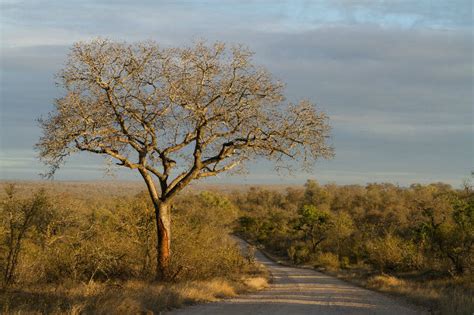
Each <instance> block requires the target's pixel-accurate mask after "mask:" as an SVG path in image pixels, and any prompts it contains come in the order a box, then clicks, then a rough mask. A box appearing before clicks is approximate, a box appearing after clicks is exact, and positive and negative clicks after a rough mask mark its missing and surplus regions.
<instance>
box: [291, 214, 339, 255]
mask: <svg viewBox="0 0 474 315" xmlns="http://www.w3.org/2000/svg"><path fill="white" fill-rule="evenodd" d="M298 212H299V218H298V221H297V222H296V229H297V230H299V231H302V232H303V236H304V239H305V240H306V241H308V240H309V241H310V243H311V251H312V252H313V253H316V249H317V248H318V245H319V244H321V243H322V242H323V241H325V240H326V239H327V238H328V237H329V236H330V234H331V230H332V228H333V226H334V222H333V218H332V215H331V213H329V212H328V211H322V210H319V209H318V208H317V207H316V206H314V205H304V206H303V207H301V208H300V209H299V211H298Z"/></svg>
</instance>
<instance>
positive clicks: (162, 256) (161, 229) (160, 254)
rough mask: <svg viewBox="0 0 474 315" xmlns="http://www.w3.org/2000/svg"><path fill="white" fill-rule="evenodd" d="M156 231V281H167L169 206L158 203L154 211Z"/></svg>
mask: <svg viewBox="0 0 474 315" xmlns="http://www.w3.org/2000/svg"><path fill="white" fill-rule="evenodd" d="M155 210H156V211H155V215H156V216H155V218H156V229H157V244H156V252H157V265H156V279H157V280H168V278H169V276H170V274H169V264H170V256H171V251H170V244H171V215H170V205H169V204H167V203H164V202H160V203H159V205H158V207H157V208H156V209H155Z"/></svg>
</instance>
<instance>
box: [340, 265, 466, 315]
mask: <svg viewBox="0 0 474 315" xmlns="http://www.w3.org/2000/svg"><path fill="white" fill-rule="evenodd" d="M336 275H337V276H338V277H340V278H342V279H344V280H348V281H351V282H355V283H357V284H358V285H361V286H364V287H367V288H369V289H372V290H376V291H380V292H385V293H389V294H392V295H396V296H400V297H403V298H405V299H407V300H408V301H410V302H412V303H415V304H418V305H420V306H424V307H426V308H427V309H428V310H429V311H430V312H431V313H433V314H466V315H467V314H469V315H471V314H474V279H473V276H472V275H466V276H464V277H457V278H452V277H437V278H436V277H432V278H429V277H424V276H420V275H415V274H413V275H403V274H401V275H400V277H396V276H393V275H372V276H370V275H369V274H368V273H366V272H362V271H361V272H356V271H354V270H352V271H350V272H348V271H340V272H338V273H337V274H336Z"/></svg>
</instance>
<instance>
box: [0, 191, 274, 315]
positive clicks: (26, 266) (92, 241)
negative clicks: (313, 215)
mask: <svg viewBox="0 0 474 315" xmlns="http://www.w3.org/2000/svg"><path fill="white" fill-rule="evenodd" d="M41 186H43V185H41ZM41 186H40V185H38V184H37V185H32V184H28V183H22V184H17V185H13V184H5V185H4V187H3V189H2V192H1V194H0V196H1V197H0V222H1V224H0V272H1V277H2V279H1V284H2V288H1V294H0V305H1V307H0V312H2V313H4V314H25V313H28V314H30V313H33V314H34V313H38V314H55V313H56V314H64V313H71V314H79V313H80V314H91V313H94V314H114V313H117V314H138V313H145V312H149V313H159V312H160V311H162V310H165V309H168V308H170V307H178V306H180V305H183V304H187V303H192V302H198V301H212V300H215V299H217V298H220V297H227V296H233V295H235V294H237V293H238V292H243V291H246V290H252V289H258V288H261V287H263V286H265V284H266V275H265V274H264V272H263V271H262V270H260V269H259V268H258V267H257V266H255V265H254V264H253V263H251V262H250V261H249V260H247V259H245V258H243V257H242V255H241V253H240V250H239V248H238V246H236V244H235V242H234V241H233V240H232V239H231V238H230V237H229V233H230V232H231V231H232V229H233V228H234V224H235V222H236V219H237V217H238V209H237V207H236V206H235V205H234V204H233V203H232V202H231V201H229V199H228V198H226V197H225V196H222V195H218V194H215V193H209V192H190V193H188V194H182V195H181V196H179V197H178V198H177V199H176V202H175V204H174V209H173V211H174V213H175V215H174V218H173V222H172V225H173V230H174V233H173V234H172V238H173V247H172V249H173V252H174V255H173V256H172V260H171V262H170V279H168V281H167V282H166V283H165V282H156V281H151V280H153V279H155V274H156V272H157V270H156V264H155V263H154V262H155V261H156V255H157V251H156V242H157V240H156V236H157V233H156V223H155V216H154V208H153V205H152V204H151V201H150V199H149V198H148V196H147V192H146V191H143V192H137V191H140V189H139V188H137V187H136V186H134V187H127V186H124V187H125V188H128V189H118V188H117V187H114V189H111V187H107V186H104V185H100V184H94V185H92V184H91V185H87V184H83V185H77V184H60V185H46V187H45V188H43V189H42V188H40V187H41ZM90 186H92V187H93V188H91V187H90ZM118 186H119V187H120V185H118ZM138 187H140V186H138Z"/></svg>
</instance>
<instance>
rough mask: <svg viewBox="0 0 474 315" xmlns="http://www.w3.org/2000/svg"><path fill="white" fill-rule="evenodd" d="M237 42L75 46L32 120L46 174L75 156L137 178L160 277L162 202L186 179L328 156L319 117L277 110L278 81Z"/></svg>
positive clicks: (291, 107) (165, 244)
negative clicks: (48, 100)
mask: <svg viewBox="0 0 474 315" xmlns="http://www.w3.org/2000/svg"><path fill="white" fill-rule="evenodd" d="M251 57H252V53H251V52H249V51H248V50H247V49H245V48H243V47H241V46H234V47H231V48H226V47H225V45H224V44H222V43H216V44H213V45H208V44H206V43H202V42H200V43H197V44H196V45H194V46H193V47H184V48H167V49H163V48H160V47H159V46H158V45H157V44H156V43H154V42H141V43H136V44H127V43H117V42H112V41H109V40H104V39H96V40H93V41H91V42H80V43H76V44H75V45H74V46H73V48H72V49H71V52H70V54H69V58H68V61H67V63H66V65H65V67H64V69H63V70H62V71H61V72H60V74H59V84H60V86H62V87H63V88H64V89H65V92H66V93H65V96H64V97H62V98H60V99H58V100H57V101H56V108H55V110H54V111H53V112H52V113H50V114H49V116H48V117H47V118H44V119H40V124H41V126H42V128H43V136H42V137H41V139H40V141H39V143H38V144H37V148H38V149H39V155H40V158H41V159H42V161H44V162H45V163H46V164H47V165H49V166H50V173H49V175H51V176H52V175H53V174H54V172H55V171H56V170H57V169H58V168H59V167H60V166H61V165H62V164H63V162H64V160H65V158H66V157H68V156H69V155H70V154H71V153H74V152H78V151H88V152H92V153H96V154H101V155H104V156H106V157H108V158H110V159H111V160H114V161H116V163H117V164H118V165H120V166H123V167H126V168H129V169H135V170H137V171H138V172H139V173H140V175H141V176H142V177H143V179H144V181H145V183H146V186H147V188H148V192H149V194H150V197H151V200H152V201H153V204H154V207H155V212H156V225H157V231H158V244H157V251H158V261H157V278H160V279H163V278H166V276H167V269H168V268H167V267H168V265H169V259H170V205H171V201H172V199H173V197H174V196H176V194H177V193H178V192H179V191H181V190H182V189H183V188H184V187H185V186H186V185H188V184H189V183H190V182H191V181H192V180H194V179H199V178H205V177H209V176H214V175H217V174H219V173H223V172H226V171H230V170H232V169H233V170H241V169H242V167H243V165H244V164H245V162H246V161H248V160H251V159H256V158H260V157H262V158H265V159H270V160H273V161H275V162H276V163H275V165H276V167H277V168H281V167H291V165H292V163H291V161H292V160H296V161H301V162H302V163H303V166H311V165H312V163H313V162H314V161H315V160H316V159H317V158H320V157H323V158H329V157H331V156H332V154H333V153H332V152H333V151H332V148H331V147H330V146H329V145H328V144H327V142H326V138H327V137H328V136H329V129H330V128H329V125H328V123H327V120H328V119H327V116H326V115H325V114H324V113H322V112H318V111H317V110H316V109H315V107H314V105H312V104H311V103H310V102H308V101H302V102H300V103H299V104H285V99H284V96H283V93H282V92H283V84H281V83H280V82H277V81H275V80H274V79H273V78H272V76H271V75H270V74H269V73H268V72H267V71H265V70H264V69H261V68H258V67H256V66H254V65H253V64H252V63H251Z"/></svg>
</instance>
